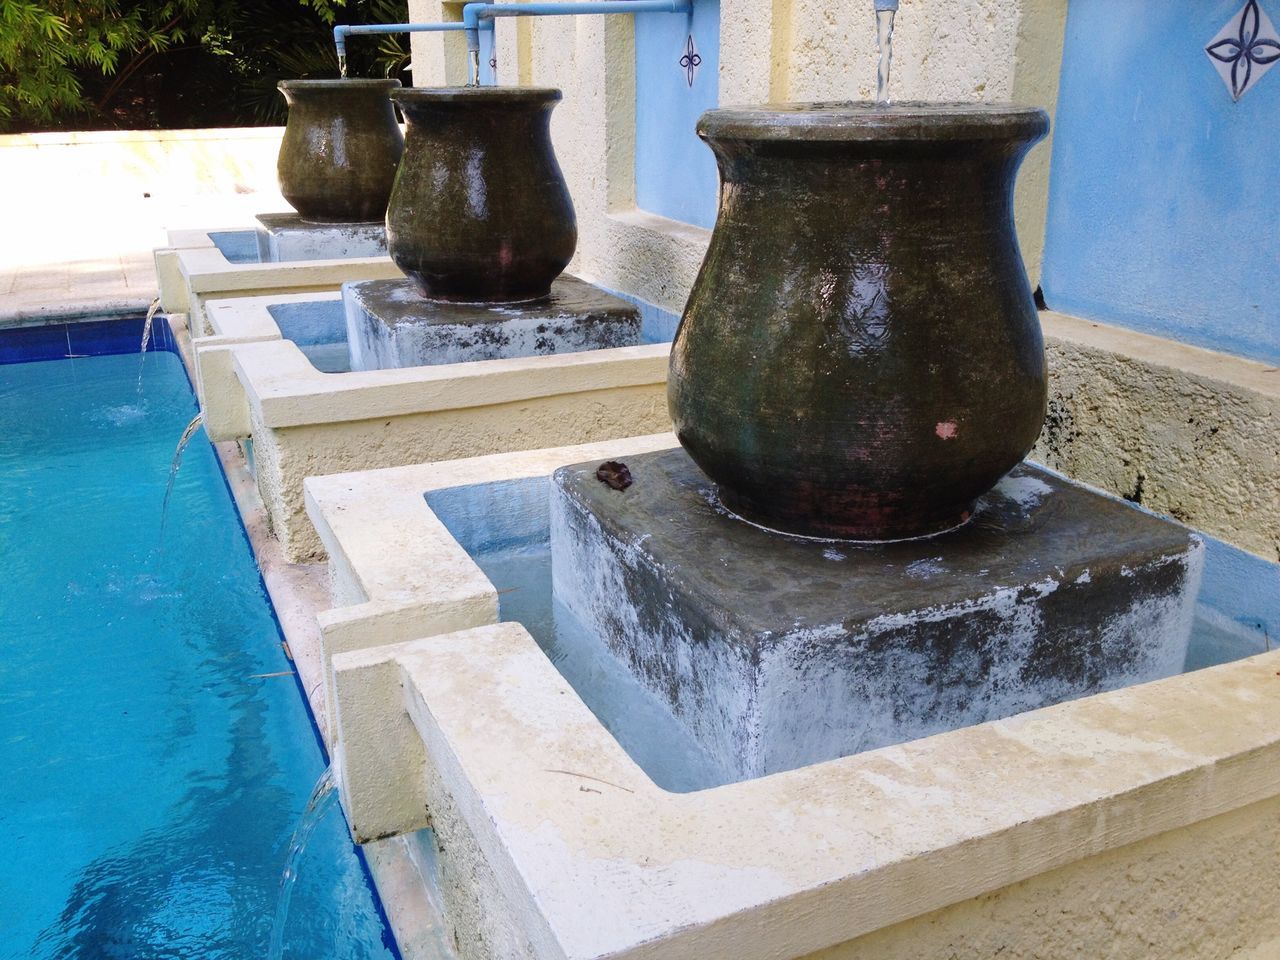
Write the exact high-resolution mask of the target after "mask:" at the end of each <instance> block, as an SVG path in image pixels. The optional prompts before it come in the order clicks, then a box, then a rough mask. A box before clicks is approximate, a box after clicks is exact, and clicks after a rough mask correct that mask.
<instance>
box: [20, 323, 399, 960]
mask: <svg viewBox="0 0 1280 960" xmlns="http://www.w3.org/2000/svg"><path fill="white" fill-rule="evenodd" d="M91 326H92V327H94V328H95V329H99V330H106V329H107V327H106V326H104V325H97V324H95V325H91ZM135 326H137V324H136V323H135ZM82 329H84V328H78V327H71V328H68V336H69V337H70V336H71V333H70V331H76V333H75V337H76V338H77V342H79V340H80V338H81V333H80V331H81V330H82ZM128 335H129V336H131V337H132V343H133V344H135V345H136V344H137V342H138V339H137V331H136V330H133V329H132V328H130V330H129V331H128ZM31 336H33V335H30V334H29V335H28V337H27V338H28V339H31ZM95 336H96V334H95ZM5 337H6V335H4V334H0V340H3V339H4V338H5ZM37 339H38V338H37ZM160 339H161V340H162V341H163V340H164V338H163V337H162V338H160ZM70 342H71V340H70V339H68V343H70ZM135 349H136V347H135ZM72 352H73V353H74V352H77V350H76V348H75V347H74V346H73V347H72ZM82 352H88V347H85V348H84V350H83V351H82ZM32 355H40V354H39V352H38V351H37V352H35V353H33V354H32ZM13 359H14V354H13V351H12V350H10V352H9V353H8V354H7V355H4V351H3V350H0V364H3V365H0V557H3V561H4V569H3V574H2V579H0V771H3V776H0V834H2V835H3V836H4V838H5V851H4V855H3V857H0V958H4V960H10V958H12V960H18V958H22V960H39V958H55V957H56V958H59V960H63V958H86V960H88V958H95V960H96V958H121V960H123V958H130V960H134V958H138V960H145V958H164V960H177V958H196V957H199V958H202V960H223V958H226V960H231V958H234V960H246V958H259V957H263V956H265V954H266V948H267V943H268V940H269V936H270V929H271V921H272V914H273V910H274V907H275V902H276V895H277V889H278V884H279V878H280V871H281V868H282V866H283V863H284V858H285V853H286V849H287V847H288V844H289V839H290V836H291V834H292V831H293V829H294V826H295V824H296V822H297V819H298V816H299V814H300V812H301V811H302V809H303V807H304V805H305V803H306V800H307V797H308V794H309V793H310V790H311V786H312V784H313V782H314V781H315V780H316V778H317V777H318V776H319V774H320V773H321V771H322V770H323V768H324V763H325V760H324V757H323V754H322V751H321V749H320V746H319V744H318V742H317V739H316V736H315V732H314V728H313V727H312V724H311V721H310V717H309V715H308V714H307V712H306V708H305V706H304V704H303V700H302V698H301V695H300V692H299V689H298V686H297V683H296V680H295V678H294V677H293V675H292V672H291V669H292V664H291V662H290V661H289V660H288V658H287V657H286V655H285V653H284V651H283V649H282V645H281V638H280V635H279V632H278V628H277V625H276V622H275V619H274V617H273V614H272V611H271V607H270V605H269V602H268V600H267V598H266V595H265V593H264V590H263V587H262V584H261V581H260V579H259V576H258V573H257V569H256V566H255V564H254V561H253V558H252V555H251V553H250V551H249V548H248V544H247V542H246V540H245V537H244V534H243V531H242V528H241V527H240V524H239V521H238V517H237V515H236V513H235V511H234V507H233V505H232V502H231V500H230V496H229V493H228V490H227V488H226V486H225V483H224V481H223V478H222V476H221V473H220V471H219V467H218V464H217V462H216V459H215V457H214V454H213V451H212V448H211V447H210V445H209V444H208V443H207V441H205V439H204V437H203V434H200V435H198V436H197V438H196V440H195V441H194V442H193V443H192V445H191V448H190V449H188V451H187V453H186V456H185V458H184V460H183V464H182V470H181V473H180V474H179V478H178V483H177V488H176V490H175V494H174V498H173V504H172V515H171V516H170V518H169V523H168V527H167V531H166V534H165V543H164V550H163V552H161V551H160V550H159V531H160V506H161V501H162V500H163V498H164V489H165V481H166V476H167V473H168V466H169V461H170V457H171V456H172V454H173V447H174V443H175V441H176V439H177V437H178V435H179V434H180V433H181V431H182V428H183V426H184V425H185V424H186V422H187V421H188V420H189V419H190V418H191V416H192V415H193V414H194V412H195V404H194V401H193V399H192V395H191V391H190V387H189V385H188V382H187V379H186V375H185V373H184V371H183V369H182V365H181V363H180V361H179V359H178V358H177V357H176V356H175V355H174V354H172V353H167V352H157V353H151V354H149V355H148V357H147V359H146V368H145V376H144V389H143V392H142V393H141V395H139V393H138V392H137V387H136V383H137V377H138V369H139V357H138V355H137V354H136V353H130V354H127V355H116V356H92V357H80V358H76V359H60V360H41V361H38V362H26V363H13V362H11V361H12V360H13ZM6 360H8V361H10V362H7V363H6V362H5V361H6ZM285 956H286V957H298V958H301V957H307V958H318V957H324V958H344V960H345V958H350V960H355V958H362V960H363V958H379V960H381V958H391V957H394V956H396V954H395V951H394V946H392V945H390V938H389V935H388V933H387V931H386V927H385V922H384V919H383V917H382V915H381V912H380V908H379V907H378V905H377V901H376V899H375V897H374V895H373V893H372V891H371V888H370V885H369V883H368V881H367V876H366V874H365V872H364V869H363V865H362V863H361V861H360V859H359V858H358V856H357V854H356V851H355V849H354V848H353V847H352V845H351V844H350V842H349V840H348V839H347V836H346V827H345V825H344V824H343V822H342V819H341V816H340V814H339V813H338V812H336V811H335V812H334V813H333V814H332V815H330V816H329V817H328V818H327V819H326V820H325V822H324V823H322V825H321V827H320V829H319V830H318V831H317V833H316V835H315V836H314V838H313V840H312V842H311V845H310V847H309V848H308V852H307V854H306V856H305V858H304V859H303V861H302V863H301V866H300V878H299V880H298V886H297V888H296V892H295V894H294V897H293V903H292V909H291V913H290V919H289V924H288V928H287V935H286V950H285Z"/></svg>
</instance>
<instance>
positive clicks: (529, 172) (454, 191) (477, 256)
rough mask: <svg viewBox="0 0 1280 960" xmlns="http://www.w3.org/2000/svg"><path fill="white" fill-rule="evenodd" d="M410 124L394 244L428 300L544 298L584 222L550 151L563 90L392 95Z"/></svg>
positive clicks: (392, 212) (392, 224)
mask: <svg viewBox="0 0 1280 960" xmlns="http://www.w3.org/2000/svg"><path fill="white" fill-rule="evenodd" d="M392 99H394V100H395V102H396V103H397V104H399V106H400V110H401V112H403V113H404V118H405V123H406V137H405V152H404V161H403V162H402V163H401V164H400V170H399V172H398V173H397V174H396V182H395V188H394V189H393V190H392V193H391V202H390V205H389V206H388V207H387V249H388V252H389V253H390V254H391V258H392V259H393V260H394V261H395V262H396V266H398V267H399V268H400V269H401V270H403V271H404V272H405V273H406V274H407V275H408V276H409V277H410V278H411V279H412V280H413V281H414V283H415V284H416V285H417V286H418V288H419V290H420V291H421V292H422V294H423V295H424V296H426V297H429V298H431V299H434V300H453V301H466V302H476V303H481V302H483V303H492V302H515V301H520V300H533V299H537V298H538V297H544V296H546V295H547V294H548V293H549V292H550V290H551V281H552V280H554V279H555V278H556V277H557V276H559V275H560V272H561V271H562V270H564V268H565V266H566V265H567V264H568V263H569V260H570V259H571V258H572V257H573V250H574V247H575V246H576V245H577V242H578V227H577V220H576V218H575V217H574V212H573V201H572V200H570V199H569V188H568V186H567V185H566V184H565V182H564V175H563V174H562V173H561V172H560V164H559V163H558V162H557V161H556V155H555V151H554V150H553V149H552V146H551V110H552V108H553V107H554V106H555V105H556V103H557V102H558V101H559V100H560V91H559V90H548V89H537V88H532V87H439V88H429V89H409V90H401V91H399V92H398V93H395V94H392Z"/></svg>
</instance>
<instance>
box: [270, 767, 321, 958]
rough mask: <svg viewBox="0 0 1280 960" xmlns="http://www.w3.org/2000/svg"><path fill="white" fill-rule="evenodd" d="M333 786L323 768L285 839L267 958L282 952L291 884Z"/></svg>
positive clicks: (282, 953) (296, 876)
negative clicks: (287, 845)
mask: <svg viewBox="0 0 1280 960" xmlns="http://www.w3.org/2000/svg"><path fill="white" fill-rule="evenodd" d="M335 787H336V782H335V779H334V775H333V767H332V766H328V767H325V768H324V773H322V774H320V779H319V780H317V781H316V785H315V786H314V787H313V788H312V789H311V796H310V797H309V798H308V799H307V805H306V807H305V808H304V809H303V811H302V817H301V818H300V819H299V820H298V826H297V827H295V828H294V831H293V838H292V839H291V840H290V841H289V852H288V854H287V855H286V856H285V861H284V871H283V872H282V873H281V874H280V893H279V894H278V895H277V897H276V914H275V919H274V920H272V922H271V948H270V949H269V950H268V951H267V960H281V957H282V956H283V955H284V925H285V921H286V920H287V919H288V918H289V901H290V900H292V899H293V885H294V883H296V882H297V879H298V864H299V863H300V862H301V860H302V855H303V854H304V853H305V852H306V850H307V842H308V841H309V840H310V839H311V835H312V834H313V833H315V831H316V827H318V826H320V822H321V821H322V820H324V818H325V814H327V813H328V812H329V808H330V807H332V806H333V801H334V800H335V799H336V798H337V796H338V793H337V790H336V789H335Z"/></svg>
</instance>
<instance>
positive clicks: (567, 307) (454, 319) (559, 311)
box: [342, 274, 640, 370]
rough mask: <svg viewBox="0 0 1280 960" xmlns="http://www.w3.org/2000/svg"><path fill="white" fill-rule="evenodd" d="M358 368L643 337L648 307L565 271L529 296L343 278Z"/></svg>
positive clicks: (624, 342)
mask: <svg viewBox="0 0 1280 960" xmlns="http://www.w3.org/2000/svg"><path fill="white" fill-rule="evenodd" d="M342 301H343V304H344V308H345V310H346V317H347V341H348V343H349V344H350V347H351V368H352V369H353V370H386V369H390V368H394V367H419V366H427V365H431V364H438V363H463V362H466V361H469V360H499V359H506V358H512V357H531V356H539V355H544V354H553V353H576V352H578V351H582V350H602V349H605V348H606V347H628V346H634V345H636V344H638V343H640V311H639V310H637V309H636V308H635V307H634V306H632V305H631V304H629V303H627V302H626V301H625V300H623V299H621V298H619V297H616V296H614V295H613V294H611V293H606V292H605V291H604V290H601V289H600V288H599V287H594V286H592V285H591V284H589V283H586V282H585V281H582V280H579V279H578V278H577V277H570V276H568V275H566V274H561V275H560V277H559V278H557V280H556V281H555V283H553V284H552V286H551V294H550V296H547V297H543V298H541V299H539V300H533V301H530V302H528V303H510V304H497V303H453V302H445V301H440V300H426V299H424V298H423V296H422V294H420V293H419V292H418V291H417V289H416V288H415V287H414V286H413V284H412V283H411V282H410V281H408V280H366V281H361V282H358V283H345V284H343V285H342Z"/></svg>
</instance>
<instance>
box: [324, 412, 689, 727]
mask: <svg viewBox="0 0 1280 960" xmlns="http://www.w3.org/2000/svg"><path fill="white" fill-rule="evenodd" d="M674 442H675V438H674V437H673V436H671V435H670V434H657V435H654V436H651V437H637V438H631V439H628V440H622V441H607V442H604V443H589V444H582V445H578V446H571V447H556V448H550V449H545V450H533V451H521V452H517V453H502V454H493V455H490V456H484V457H472V458H468V459H463V460H449V461H444V462H441V463H430V464H422V465H419V466H409V467H393V468H389V469H384V470H371V471H368V472H365V473H356V474H334V475H332V476H328V477H310V478H308V479H307V480H306V481H305V482H304V484H303V489H304V492H305V497H306V509H307V514H308V515H309V517H310V518H311V522H312V524H313V525H314V526H315V529H316V532H317V534H318V535H319V537H320V541H321V543H322V544H323V545H324V548H325V550H326V552H327V553H328V556H329V582H330V590H331V594H332V601H333V607H332V608H331V609H329V610H324V611H321V612H320V613H319V614H318V616H317V619H318V620H319V623H320V629H321V633H322V638H323V639H322V646H323V650H324V653H323V659H324V663H325V684H326V690H328V691H330V693H332V670H331V668H330V666H329V664H330V661H331V660H332V658H333V657H334V656H335V655H337V654H339V653H347V652H350V651H352V650H357V649H364V648H367V647H376V646H382V645H384V644H389V643H398V642H400V641H403V640H410V639H413V638H415V637H422V636H431V635H434V634H437V633H447V632H449V631H452V630H461V629H463V628H465V627H474V626H481V625H483V624H489V623H496V622H497V620H498V595H497V593H496V592H495V590H494V587H493V585H492V584H491V583H490V582H489V580H488V578H487V577H485V575H484V574H483V573H481V572H480V568H479V567H477V566H476V565H475V563H474V562H473V561H472V560H471V558H470V557H469V556H468V555H467V552H466V551H465V550H463V549H462V547H460V546H458V544H457V542H456V541H455V540H454V539H453V537H452V536H451V535H450V534H449V531H448V530H447V529H446V528H445V526H444V524H443V523H441V522H440V520H439V519H438V518H437V517H436V516H435V514H434V513H432V512H431V510H430V509H428V507H427V503H426V499H425V497H426V494H427V493H429V492H431V491H433V490H439V489H445V488H447V487H455V486H463V485H466V484H470V483H481V482H484V481H485V480H487V479H489V478H490V477H491V476H492V475H493V472H494V470H495V469H498V470H500V471H501V473H502V475H503V476H504V477H506V478H508V479H525V478H529V477H539V476H546V475H548V474H549V473H550V472H551V471H552V470H553V469H555V467H557V466H559V465H561V464H562V463H569V462H577V461H575V460H574V459H573V458H575V457H576V458H578V460H579V461H581V460H590V459H592V458H595V457H600V458H604V457H608V456H623V455H628V454H632V453H641V452H647V451H649V450H660V449H664V448H667V447H670V446H671V445H672V444H673V443H674ZM565 458H569V459H565ZM330 702H332V700H330Z"/></svg>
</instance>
